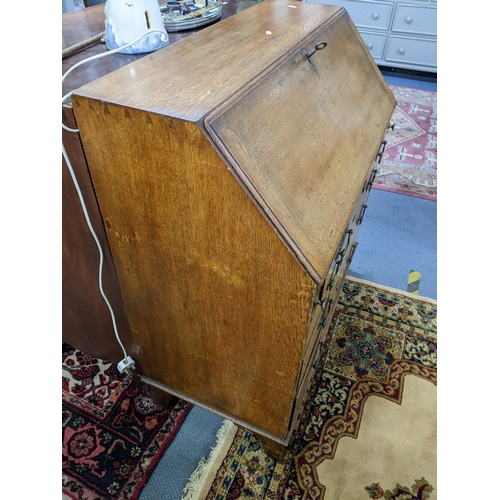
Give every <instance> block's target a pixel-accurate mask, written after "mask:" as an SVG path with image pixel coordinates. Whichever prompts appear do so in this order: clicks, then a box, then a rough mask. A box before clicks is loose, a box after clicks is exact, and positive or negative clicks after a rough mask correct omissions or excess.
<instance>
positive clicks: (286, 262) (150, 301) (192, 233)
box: [75, 97, 315, 437]
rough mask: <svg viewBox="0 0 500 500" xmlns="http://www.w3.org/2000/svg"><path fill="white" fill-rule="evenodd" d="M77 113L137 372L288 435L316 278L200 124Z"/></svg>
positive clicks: (107, 107) (86, 103) (114, 109)
mask: <svg viewBox="0 0 500 500" xmlns="http://www.w3.org/2000/svg"><path fill="white" fill-rule="evenodd" d="M75 112H76V114H77V116H78V121H79V123H80V125H81V135H82V139H83V141H84V144H85V145H86V146H85V150H86V155H87V158H88V161H89V165H90V166H91V171H92V178H93V180H94V186H95V189H96V193H97V196H98V198H99V203H100V207H101V213H102V215H103V217H104V220H105V225H106V229H107V233H108V238H109V241H110V245H111V248H112V252H113V256H114V259H115V265H116V269H117V272H118V275H119V279H120V283H121V284H122V288H123V296H124V300H125V304H126V309H127V312H128V317H129V321H130V324H131V328H132V334H133V336H134V341H135V343H136V344H137V345H138V346H140V350H139V353H138V356H139V360H140V362H141V365H142V368H143V374H144V375H145V376H146V377H148V378H151V379H153V380H157V381H158V382H160V383H162V384H163V385H165V386H167V387H171V388H173V389H175V390H176V391H180V392H182V393H185V394H187V395H188V396H190V397H191V398H194V399H195V400H198V401H200V402H202V403H204V404H206V405H208V406H210V407H214V408H217V409H218V410H220V411H223V412H225V413H227V414H229V415H233V416H235V417H237V418H240V419H242V420H244V421H247V422H248V423H250V424H252V425H255V426H257V427H261V428H263V429H266V430H267V431H268V432H270V433H272V434H275V435H277V436H279V437H285V436H286V434H287V431H288V426H289V419H290V412H291V409H292V405H293V402H294V393H295V386H296V383H297V376H298V366H299V364H300V360H301V357H302V350H303V342H304V335H305V327H306V324H307V320H308V316H309V312H310V309H311V304H312V297H313V293H314V291H315V285H314V284H313V282H312V280H311V279H310V278H309V277H308V276H307V275H306V274H305V273H304V272H303V270H302V268H301V267H300V265H299V264H298V262H297V261H296V259H295V258H294V257H293V255H292V254H291V253H290V252H289V251H288V250H287V248H286V247H285V246H284V245H283V243H282V242H281V240H280V239H279V238H278V236H277V235H276V233H275V232H274V231H273V229H272V227H271V226H270V225H269V224H268V222H267V221H266V220H265V219H264V217H263V216H262V215H261V214H260V212H259V211H258V210H257V208H256V206H255V204H254V203H253V202H252V200H251V199H250V198H249V197H248V195H247V194H246V193H245V191H244V190H243V189H242V188H241V186H240V185H239V183H238V182H237V180H236V179H235V177H234V176H233V175H232V173H231V172H230V171H229V170H228V169H227V167H226V165H225V163H224V162H223V161H222V159H221V158H220V156H219V155H218V154H217V152H216V151H215V150H214V148H213V147H212V145H211V144H210V143H209V141H208V140H207V139H206V137H205V136H204V134H203V133H202V132H201V131H200V129H199V128H198V127H197V126H196V125H195V124H191V123H188V122H183V121H179V120H175V119H172V118H170V117H162V116H159V115H154V114H151V113H144V112H142V111H137V110H133V109H123V108H121V107H118V106H116V105H113V104H109V103H100V102H98V101H94V100H88V99H82V98H80V97H77V98H76V99H75Z"/></svg>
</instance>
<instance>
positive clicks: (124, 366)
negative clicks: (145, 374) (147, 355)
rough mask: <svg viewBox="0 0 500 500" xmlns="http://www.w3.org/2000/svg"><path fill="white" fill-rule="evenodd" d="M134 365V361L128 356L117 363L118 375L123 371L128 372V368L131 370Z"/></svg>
mask: <svg viewBox="0 0 500 500" xmlns="http://www.w3.org/2000/svg"><path fill="white" fill-rule="evenodd" d="M134 365H135V361H134V360H133V359H132V358H131V357H130V356H127V357H126V358H125V359H122V360H121V361H120V362H119V363H118V366H117V368H118V371H119V372H120V373H123V372H124V371H125V370H128V369H129V368H133V367H134Z"/></svg>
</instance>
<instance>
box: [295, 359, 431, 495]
mask: <svg viewBox="0 0 500 500" xmlns="http://www.w3.org/2000/svg"><path fill="white" fill-rule="evenodd" d="M407 375H416V376H418V377H421V378H423V379H425V380H428V381H429V382H432V383H433V384H434V385H437V370H436V369H435V368H429V367H426V366H422V365H421V364H419V363H416V362H414V361H408V360H404V359H401V360H396V361H394V362H393V363H392V365H391V366H390V372H389V376H388V380H387V382H380V381H375V380H358V381H356V382H355V383H354V385H353V387H352V388H351V390H350V394H349V399H348V403H347V406H346V407H347V408H348V409H349V410H348V411H347V414H346V415H342V416H334V417H332V418H331V419H330V420H329V421H328V422H326V424H325V425H324V426H323V428H322V430H321V436H320V438H319V440H318V441H315V442H311V443H308V444H307V446H306V447H305V448H304V449H303V450H302V452H301V453H300V455H298V456H296V457H295V459H294V460H295V466H296V470H297V478H298V481H299V484H300V486H301V487H302V488H303V489H304V490H305V492H306V493H305V495H304V496H303V497H302V498H303V500H311V499H313V500H321V499H323V498H324V494H325V488H324V487H323V485H322V484H321V483H320V482H319V479H318V476H317V472H316V469H317V467H318V465H319V464H320V463H321V462H323V461H324V460H327V459H332V458H333V457H334V456H335V452H336V450H337V446H338V443H339V440H340V438H342V437H346V436H350V437H352V438H356V437H357V436H358V432H359V427H360V424H361V419H362V416H363V408H364V405H365V403H366V400H367V399H368V397H370V396H378V397H382V398H385V399H387V400H389V401H393V402H395V403H397V404H401V400H402V397H403V389H404V379H405V377H406V376H407Z"/></svg>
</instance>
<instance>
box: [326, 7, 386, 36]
mask: <svg viewBox="0 0 500 500" xmlns="http://www.w3.org/2000/svg"><path fill="white" fill-rule="evenodd" d="M321 3H324V4H328V5H337V6H339V7H344V9H345V10H347V12H348V14H349V16H350V17H351V19H352V21H353V23H354V24H355V25H356V27H357V28H370V29H379V30H387V29H389V23H390V20H391V12H392V5H393V4H392V3H386V2H363V1H360V2H358V1H350V0H322V1H321Z"/></svg>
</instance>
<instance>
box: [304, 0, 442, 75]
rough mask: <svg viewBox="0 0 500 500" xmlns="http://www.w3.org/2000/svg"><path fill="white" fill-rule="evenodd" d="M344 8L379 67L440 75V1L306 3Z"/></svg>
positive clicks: (331, 0)
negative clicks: (438, 49) (438, 47)
mask: <svg viewBox="0 0 500 500" xmlns="http://www.w3.org/2000/svg"><path fill="white" fill-rule="evenodd" d="M303 1H304V2H309V3H323V4H329V5H338V6H340V7H344V8H345V9H346V10H347V12H348V13H349V15H350V17H351V19H352V21H353V23H354V24H355V25H356V27H357V29H358V31H359V33H360V35H361V37H362V38H363V40H364V41H365V43H366V46H367V47H368V49H369V50H370V53H371V55H372V57H373V59H374V60H375V62H376V63H377V64H378V65H379V66H391V67H395V68H405V69H413V70H418V71H428V72H434V73H435V72H437V0H410V1H400V0H303Z"/></svg>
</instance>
